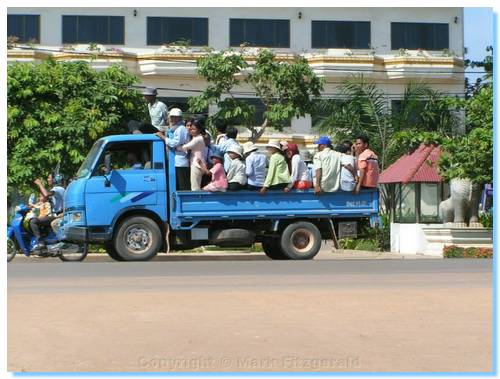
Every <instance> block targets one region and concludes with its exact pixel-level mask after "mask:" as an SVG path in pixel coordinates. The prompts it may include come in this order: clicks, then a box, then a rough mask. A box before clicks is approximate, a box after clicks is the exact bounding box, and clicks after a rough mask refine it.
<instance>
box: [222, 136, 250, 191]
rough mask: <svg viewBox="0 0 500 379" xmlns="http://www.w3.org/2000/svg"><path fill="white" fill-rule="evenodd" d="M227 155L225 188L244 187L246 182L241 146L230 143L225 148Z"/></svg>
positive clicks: (235, 189) (237, 188) (231, 189)
mask: <svg viewBox="0 0 500 379" xmlns="http://www.w3.org/2000/svg"><path fill="white" fill-rule="evenodd" d="M227 154H228V155H229V169H228V170H227V183H228V187H227V189H228V190H229V191H238V190H241V189H244V188H245V187H246V184H247V176H246V175H245V162H244V161H243V148H242V147H241V146H240V145H231V146H230V147H229V148H228V149H227Z"/></svg>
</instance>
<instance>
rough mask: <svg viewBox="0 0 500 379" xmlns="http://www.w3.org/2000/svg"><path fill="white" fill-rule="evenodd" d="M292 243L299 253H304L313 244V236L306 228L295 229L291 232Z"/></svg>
mask: <svg viewBox="0 0 500 379" xmlns="http://www.w3.org/2000/svg"><path fill="white" fill-rule="evenodd" d="M291 239H292V244H293V246H294V247H295V249H296V250H297V251H298V252H299V253H305V252H307V251H308V250H310V249H311V247H312V245H313V244H314V236H313V235H312V234H311V232H309V231H308V230H306V229H297V230H296V231H295V232H293V234H292V238H291Z"/></svg>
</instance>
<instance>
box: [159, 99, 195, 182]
mask: <svg viewBox="0 0 500 379" xmlns="http://www.w3.org/2000/svg"><path fill="white" fill-rule="evenodd" d="M168 116H169V117H168V118H169V124H170V128H169V129H168V132H167V136H165V135H164V134H163V133H161V132H158V133H156V135H157V136H158V137H160V138H162V139H163V140H164V141H165V145H166V147H167V149H169V148H170V149H175V180H176V182H177V190H178V191H189V190H190V189H191V178H190V173H189V158H188V153H187V152H185V151H182V149H181V146H182V145H184V144H186V143H188V142H189V140H190V138H189V137H190V136H189V133H188V130H187V128H186V127H185V126H184V122H183V121H182V111H181V110H180V109H179V108H172V109H171V110H170V112H169V114H168Z"/></svg>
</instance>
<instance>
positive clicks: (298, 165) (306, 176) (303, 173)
mask: <svg viewBox="0 0 500 379" xmlns="http://www.w3.org/2000/svg"><path fill="white" fill-rule="evenodd" d="M291 176H292V184H293V183H295V182H310V181H312V178H311V175H310V173H309V170H308V169H307V165H306V163H305V162H304V161H303V160H302V158H301V157H300V155H299V154H295V155H294V156H293V157H292V174H291Z"/></svg>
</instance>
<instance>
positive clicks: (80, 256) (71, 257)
mask: <svg viewBox="0 0 500 379" xmlns="http://www.w3.org/2000/svg"><path fill="white" fill-rule="evenodd" d="M63 251H64V250H63ZM63 251H61V254H59V256H58V257H59V259H60V260H61V261H63V262H80V261H83V260H84V259H85V257H86V256H87V254H88V252H89V245H88V244H87V243H84V244H82V245H79V249H78V252H77V253H64V252H63Z"/></svg>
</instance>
